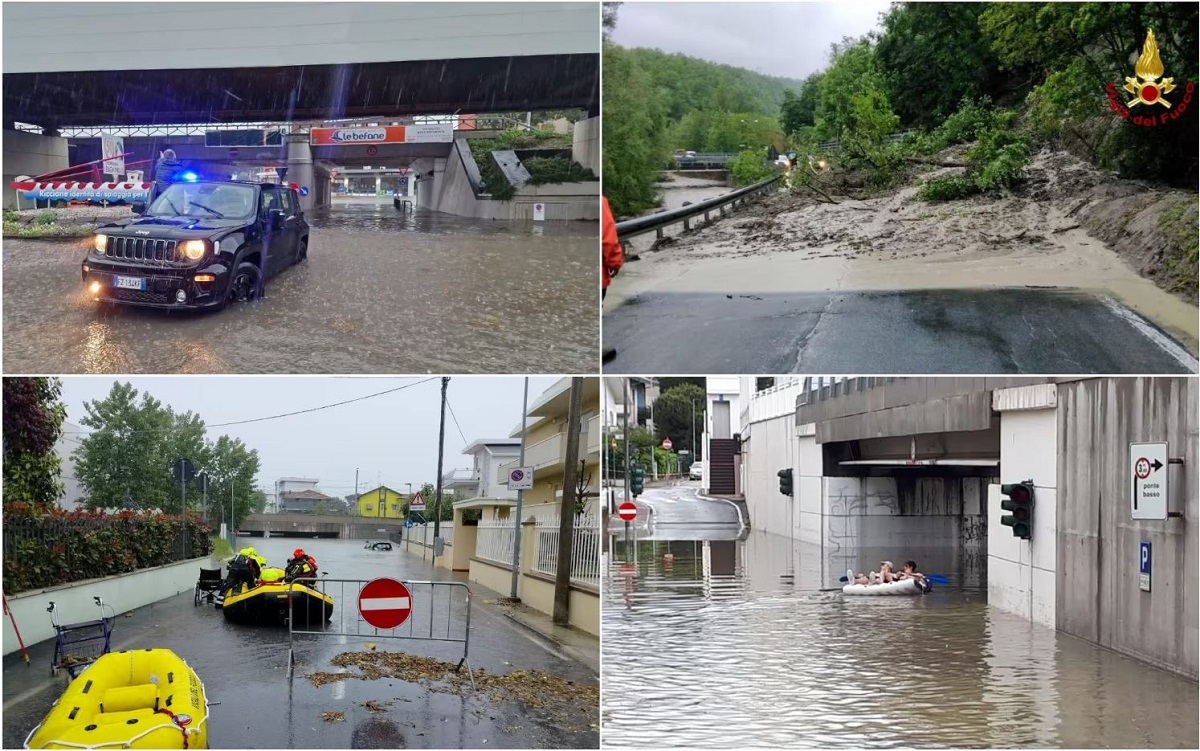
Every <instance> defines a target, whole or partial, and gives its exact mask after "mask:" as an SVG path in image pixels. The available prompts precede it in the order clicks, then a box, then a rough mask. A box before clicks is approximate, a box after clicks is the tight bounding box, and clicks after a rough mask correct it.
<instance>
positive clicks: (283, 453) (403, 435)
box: [62, 376, 557, 496]
mask: <svg viewBox="0 0 1200 751" xmlns="http://www.w3.org/2000/svg"><path fill="white" fill-rule="evenodd" d="M117 380H120V381H122V382H124V381H128V382H130V383H132V384H133V387H134V388H136V389H137V390H138V391H139V401H140V400H141V398H140V393H142V392H147V391H148V392H149V393H150V394H151V395H152V396H154V398H156V399H159V400H160V401H162V402H164V403H165V404H169V405H170V406H171V407H172V408H174V409H175V411H176V412H186V411H188V410H190V411H192V412H196V413H198V414H199V415H200V416H201V417H202V418H203V419H204V422H205V424H206V425H210V426H212V425H216V424H218V423H225V422H233V421H237V420H248V419H252V418H258V417H267V416H270V415H278V414H282V413H285V412H295V411H298V410H302V409H309V408H312V407H320V406H323V405H327V404H333V403H335V402H341V401H345V400H347V399H353V398H355V397H360V396H366V395H367V394H374V393H378V392H380V391H386V390H388V389H393V388H396V387H398V386H403V385H405V384H419V385H414V386H411V387H409V388H406V389H404V390H402V391H397V392H395V393H392V394H386V395H384V396H379V397H375V398H372V399H366V400H364V401H360V402H355V403H353V404H347V405H344V406H340V407H332V408H330V409H325V410H321V411H319V412H312V413H309V414H304V415H296V416H294V417H284V418H280V419H277V420H267V421H263V422H256V423H250V424H247V425H232V426H229V427H210V428H209V429H208V435H209V439H210V440H216V439H217V438H218V437H220V436H222V435H229V436H232V437H234V438H240V439H242V441H244V442H245V443H246V445H247V446H249V447H250V448H253V449H257V450H258V454H259V460H260V462H261V472H260V473H259V486H260V487H261V488H262V489H263V490H266V491H267V492H271V488H272V485H273V484H274V482H275V480H276V479H277V478H279V477H311V478H317V479H320V481H321V484H320V488H321V490H322V491H323V492H325V493H326V494H328V495H333V496H345V495H349V494H350V493H353V492H354V470H355V468H356V467H357V468H358V469H359V470H360V474H359V482H360V484H361V488H360V492H361V491H366V490H370V489H371V488H374V487H376V486H377V484H378V483H379V482H380V481H382V482H383V484H385V485H387V486H389V487H391V488H393V489H395V490H399V491H400V492H402V493H403V492H407V486H406V485H405V483H410V482H411V483H412V484H413V489H414V490H416V489H417V488H419V487H420V486H421V484H422V483H425V482H435V479H436V476H437V437H438V417H439V406H440V389H441V385H440V383H439V380H438V378H434V379H433V380H431V381H429V382H428V383H420V381H422V380H424V378H338V377H322V378H306V377H290V378H280V377H262V378H259V377H238V376H219V377H212V378H198V377H144V378H138V377H127V378H120V379H117ZM556 380H557V379H555V378H544V377H535V378H530V379H529V402H530V403H531V404H532V403H533V402H534V401H535V400H536V399H537V397H538V396H539V395H540V394H541V393H542V392H543V391H544V390H546V389H547V388H549V387H550V386H552V385H553V384H554V382H555V381H556ZM113 382H114V379H113V378H111V377H91V376H75V377H71V376H67V377H64V378H63V379H62V383H63V389H62V399H63V403H64V404H66V406H67V421H68V422H71V423H74V424H76V425H79V421H80V420H81V419H82V418H83V417H84V416H85V415H86V414H87V413H86V412H85V411H84V408H83V405H84V403H85V402H90V401H95V400H99V399H103V398H104V397H106V396H107V395H108V392H109V391H110V390H111V389H112V384H113ZM523 386H524V379H523V378H521V377H503V376H486V377H483V376H481V377H470V376H458V377H454V378H451V379H450V387H449V389H448V391H447V395H448V396H447V401H448V402H449V404H450V408H451V409H452V410H453V412H454V415H455V416H457V417H458V424H459V425H461V426H462V434H460V433H459V431H458V428H457V427H455V423H454V419H453V418H452V417H451V416H450V414H449V413H447V417H446V456H445V463H444V470H443V471H448V470H450V469H452V468H454V467H467V466H470V464H469V461H470V460H469V458H468V457H466V456H463V455H462V453H461V452H462V450H463V448H464V447H465V446H466V444H467V443H468V442H470V441H473V440H476V439H478V438H507V437H508V434H509V432H510V431H512V430H513V429H515V428H516V427H517V426H518V425H519V424H520V422H521V392H522V389H523ZM84 430H85V431H86V430H87V429H86V428H85V429H84ZM463 435H465V436H466V441H464V440H463Z"/></svg>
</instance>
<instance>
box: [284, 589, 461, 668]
mask: <svg viewBox="0 0 1200 751" xmlns="http://www.w3.org/2000/svg"><path fill="white" fill-rule="evenodd" d="M371 581H374V580H372V579H325V578H322V579H321V580H320V581H319V582H318V583H317V584H316V588H317V589H319V591H321V592H323V593H324V594H327V595H329V596H330V597H332V598H333V616H332V617H331V618H330V620H329V623H327V624H321V625H320V626H316V627H312V628H311V630H307V629H303V628H297V627H296V626H297V624H296V618H295V617H294V615H295V610H294V607H295V606H296V603H297V601H298V600H297V598H298V597H301V596H307V595H298V594H296V593H295V592H294V590H295V588H296V586H297V585H303V586H308V585H306V584H305V582H303V581H293V582H292V583H290V584H289V585H288V609H289V612H288V678H291V677H293V674H294V672H295V670H294V669H295V665H296V637H297V636H343V637H370V638H372V639H409V640H414V641H433V642H443V643H452V644H462V657H461V658H460V659H459V661H458V664H457V665H456V666H455V667H454V670H455V672H457V671H459V670H461V669H462V667H463V666H464V665H466V667H467V676H468V677H469V678H470V679H471V689H472V690H474V689H475V673H474V672H473V671H472V670H471V663H470V662H468V660H467V658H468V656H469V654H470V647H471V590H470V588H469V587H468V586H467V585H466V584H464V583H463V582H444V581H443V582H435V581H402V583H403V584H404V586H405V587H407V588H408V591H409V594H410V597H409V602H408V603H406V604H404V603H390V604H392V605H394V606H395V607H397V608H403V607H407V609H408V610H409V611H410V612H409V615H408V618H407V619H406V620H405V621H404V622H403V623H401V624H400V625H399V626H397V627H396V628H391V629H380V628H376V627H375V626H372V625H371V624H369V623H367V622H366V621H365V620H364V619H363V617H362V613H361V612H360V611H359V594H361V593H362V590H363V587H365V586H366V585H367V584H368V583H369V582H371ZM460 589H461V590H462V593H463V594H465V595H466V596H465V597H463V598H462V599H461V600H459V599H457V598H455V596H454V593H455V591H456V590H460ZM456 603H458V604H459V607H457V608H456V607H455V604H456Z"/></svg>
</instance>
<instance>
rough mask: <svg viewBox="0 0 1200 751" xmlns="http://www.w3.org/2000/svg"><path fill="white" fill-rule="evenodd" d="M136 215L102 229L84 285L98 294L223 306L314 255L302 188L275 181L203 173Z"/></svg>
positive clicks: (114, 299) (183, 305)
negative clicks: (205, 177) (213, 176)
mask: <svg viewBox="0 0 1200 751" xmlns="http://www.w3.org/2000/svg"><path fill="white" fill-rule="evenodd" d="M132 208H133V211H134V213H135V214H138V216H137V218H135V219H133V220H132V221H130V220H123V221H120V222H114V223H112V224H106V225H103V226H101V227H99V228H98V229H97V230H96V234H95V236H94V237H93V238H92V244H93V247H92V251H91V252H90V253H88V255H87V257H86V258H85V259H84V260H83V284H84V289H85V290H87V292H88V294H90V295H91V297H92V299H94V300H96V301H99V302H108V303H119V304H122V305H138V306H144V307H154V308H169V309H174V310H179V309H185V310H186V309H202V308H216V309H220V308H224V307H225V306H226V305H228V304H229V303H231V302H243V301H246V300H251V299H253V298H254V297H255V296H256V295H257V293H258V289H259V279H260V277H262V276H263V275H264V274H265V278H268V279H269V278H270V277H272V276H275V275H276V274H278V273H280V272H282V271H283V270H284V269H287V268H288V267H290V266H292V265H294V264H297V263H300V262H302V261H304V260H305V259H306V258H307V257H308V233H309V227H308V222H307V220H306V219H305V218H304V211H303V210H302V209H301V208H300V198H299V196H298V195H297V193H296V191H295V190H293V189H291V188H288V187H287V186H282V185H275V184H271V183H254V182H242V181H233V180H229V181H221V180H196V181H193V182H179V183H175V184H173V185H170V186H168V187H167V189H166V190H164V191H163V192H162V193H161V194H160V195H159V196H158V197H156V198H155V199H154V202H153V203H151V204H150V205H149V206H146V205H145V204H144V203H142V202H135V203H134V204H133V207H132Z"/></svg>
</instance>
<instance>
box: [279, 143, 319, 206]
mask: <svg viewBox="0 0 1200 751" xmlns="http://www.w3.org/2000/svg"><path fill="white" fill-rule="evenodd" d="M287 170H288V171H287V180H286V182H288V183H296V184H297V185H299V186H301V187H307V188H308V190H309V194H308V195H307V196H300V208H301V209H303V210H304V211H309V210H311V209H312V208H313V204H314V203H315V201H314V199H315V196H314V195H313V192H312V191H313V158H312V146H310V145H309V142H308V134H307V133H289V134H288V136H287Z"/></svg>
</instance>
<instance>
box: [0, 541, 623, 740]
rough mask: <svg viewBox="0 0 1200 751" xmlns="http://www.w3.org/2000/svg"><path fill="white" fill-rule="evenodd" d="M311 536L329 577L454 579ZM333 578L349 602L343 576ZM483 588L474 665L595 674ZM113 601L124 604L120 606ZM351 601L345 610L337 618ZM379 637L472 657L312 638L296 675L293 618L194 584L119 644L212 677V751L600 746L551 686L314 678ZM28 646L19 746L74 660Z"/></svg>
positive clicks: (17, 670) (8, 736)
mask: <svg viewBox="0 0 1200 751" xmlns="http://www.w3.org/2000/svg"><path fill="white" fill-rule="evenodd" d="M253 542H254V545H255V547H256V548H257V549H258V551H259V552H260V553H262V554H264V555H266V556H267V559H268V562H270V563H271V564H273V565H277V564H278V563H280V562H282V561H283V560H286V557H287V551H290V550H291V549H292V548H293V547H295V545H296V540H294V539H286V538H279V539H274V538H273V539H270V540H262V539H257V540H254V541H253ZM304 547H305V549H306V550H309V552H311V553H313V554H314V555H315V556H316V557H317V560H318V562H319V563H320V565H321V569H322V570H324V571H327V572H329V575H330V578H331V579H332V578H354V577H356V572H358V573H357V575H361V576H364V577H366V578H370V577H373V576H380V575H382V576H389V575H390V576H395V577H397V578H402V579H409V580H429V579H433V580H451V579H452V578H454V577H452V576H451V575H450V574H449V572H446V571H445V570H443V569H437V570H434V569H433V568H432V566H430V564H429V563H428V562H427V561H423V560H422V559H421V558H420V557H419V556H417V555H415V554H407V553H404V552H402V551H393V552H390V553H378V552H371V551H366V550H363V549H362V541H360V540H305V541H304ZM198 568H199V567H197V569H198ZM326 586H327V588H328V590H327V591H329V593H330V594H331V595H332V596H334V597H335V600H336V599H338V592H337V591H336V590H335V589H334V587H336V586H337V585H334V584H327V585H326ZM472 590H473V591H474V592H475V594H476V596H475V597H474V598H473V605H474V606H473V608H472V617H471V644H470V647H471V654H470V660H471V664H472V666H473V667H474V668H475V669H476V670H480V669H482V670H485V671H487V672H489V673H510V672H512V671H514V670H537V671H542V672H546V673H552V674H555V675H559V676H562V677H564V678H567V679H568V680H572V681H576V682H578V683H580V684H585V683H586V684H590V685H594V684H595V680H596V679H595V676H594V675H593V674H592V673H591V672H590V671H589V670H588V669H587V668H586V667H585V666H583V665H581V664H579V663H577V662H574V661H573V660H568V659H564V658H563V656H561V655H559V654H557V653H555V652H552V651H551V650H550V649H548V648H547V647H546V646H545V645H544V643H543V642H544V641H545V640H542V639H540V638H537V637H534V636H531V634H530V633H529V632H528V631H527V630H526V628H525V627H524V626H521V625H518V624H516V623H514V622H513V621H511V620H510V619H509V618H506V617H505V616H504V615H503V614H501V613H500V612H499V611H498V610H497V609H496V608H495V606H493V605H490V604H488V602H487V601H492V600H494V599H495V597H497V595H496V594H495V593H490V594H489V591H488V590H486V589H483V588H481V587H478V586H477V585H474V584H472ZM350 596H351V595H346V598H348V597H350ZM442 596H443V595H439V600H440V598H441V597H442ZM421 597H422V595H420V593H419V591H414V608H415V610H414V616H413V618H412V621H413V622H414V624H415V623H416V622H417V620H418V616H419V615H420V613H419V611H420V609H421V608H422V607H425V606H424V605H422V604H421V602H420V601H419V600H420V598H421ZM343 599H345V598H343ZM113 604H114V606H116V607H117V609H118V613H122V612H123V609H122V608H121V607H120V603H113ZM340 604H341V603H335V608H337V607H338V606H339V605H340ZM340 612H341V611H340V610H335V616H334V617H335V619H338V617H339V616H338V613H340ZM456 612H457V611H456ZM350 613H351V614H353V605H351V609H350ZM63 615H64V619H68V618H72V617H76V618H77V619H80V620H82V619H83V618H84V617H85V616H86V617H88V618H91V617H94V616H93V615H91V614H89V613H75V614H67V613H64V614H63ZM455 617H456V618H458V615H456V616H455ZM440 628H441V626H439V629H440ZM454 628H455V629H457V628H458V624H457V621H456V625H455V626H454ZM403 630H404V629H403V628H402V629H401V631H403ZM417 632H418V633H419V629H418V631H417ZM439 633H440V631H439ZM368 641H370V642H373V643H377V646H378V648H379V650H389V651H404V652H409V653H411V654H416V655H420V656H427V657H433V658H437V659H441V660H447V661H450V660H453V661H457V659H458V658H459V657H461V655H462V647H461V645H457V644H443V643H441V642H429V641H411V640H384V639H375V638H369V637H366V638H359V637H355V636H350V637H345V638H341V637H337V636H328V637H324V638H315V637H301V641H300V642H298V649H297V659H298V662H297V666H296V675H295V678H294V679H292V680H289V679H288V676H287V660H288V632H287V629H286V628H266V627H251V626H238V625H235V624H232V623H229V622H228V621H226V620H225V618H224V617H223V615H222V614H221V612H220V611H218V610H215V609H214V608H213V606H212V605H207V604H203V605H201V606H200V607H194V606H193V604H192V593H191V591H188V592H185V593H183V594H180V595H177V596H175V597H172V598H169V599H167V600H163V601H161V602H158V603H155V604H153V605H149V606H147V607H145V608H139V609H138V610H136V611H134V612H133V614H132V617H129V618H123V617H118V619H117V623H116V626H115V628H114V631H113V643H112V648H113V649H114V650H120V649H130V648H139V647H149V646H155V647H166V648H168V649H171V650H173V651H174V652H175V653H176V654H178V655H179V656H181V657H183V658H184V659H185V660H187V661H188V663H189V664H190V665H191V666H192V667H193V669H195V670H196V673H197V675H199V676H200V679H201V680H202V681H203V682H204V684H205V689H206V692H207V695H208V700H209V701H210V702H219V704H217V705H216V706H214V707H213V708H212V714H211V716H210V722H211V725H210V731H209V744H210V747H211V748H485V749H486V748H596V747H597V744H598V743H599V736H598V732H597V730H596V729H595V727H596V726H595V723H596V719H597V718H596V707H595V706H592V707H582V706H573V705H572V706H564V705H563V702H562V701H556V700H554V699H553V698H552V697H551V698H549V699H548V700H547V701H546V702H545V703H544V704H543V705H542V706H541V707H538V708H530V707H528V706H525V705H524V704H522V703H520V702H515V701H506V702H496V701H492V700H491V699H490V698H489V697H488V695H487V693H486V692H480V693H478V694H467V695H463V696H459V695H456V694H451V693H439V692H438V691H436V690H435V691H431V690H429V689H428V688H427V687H425V686H423V685H420V684H419V683H417V682H415V681H414V682H409V681H403V680H397V679H380V680H347V681H338V682H335V683H330V684H326V685H323V686H319V687H318V686H313V685H312V683H310V682H309V681H308V680H307V679H306V676H308V675H309V674H311V673H313V672H317V671H326V672H333V671H336V670H337V669H336V668H334V667H332V666H331V665H330V663H329V660H330V659H331V658H332V657H333V656H335V655H337V654H339V653H341V652H350V651H362V650H363V649H364V645H365V643H366V642H368ZM30 652H31V653H32V655H33V658H32V664H31V665H28V666H27V665H26V664H25V663H24V662H23V661H22V660H21V658H20V654H19V652H14V653H13V654H10V655H7V656H5V658H4V730H3V739H4V748H20V747H21V744H22V743H23V741H24V740H25V736H26V734H28V733H29V731H30V730H31V729H33V728H34V727H35V726H36V725H37V724H38V723H39V722H40V721H41V720H42V718H43V717H44V716H45V715H46V713H47V712H48V711H49V709H50V705H51V704H52V703H53V702H54V700H55V699H57V698H58V696H59V694H60V693H61V691H62V690H63V688H65V686H66V679H65V671H64V673H63V676H62V677H56V678H51V676H50V669H49V665H50V660H51V657H52V655H53V641H52V640H51V641H45V642H41V643H40V644H37V645H30ZM351 672H354V671H351ZM368 700H374V701H376V702H381V703H382V704H383V705H384V710H383V711H371V709H370V708H366V707H365V706H364V704H365V702H367V701H368ZM334 711H340V712H343V713H344V715H345V720H344V721H341V722H325V721H323V720H322V719H321V715H322V713H324V712H334Z"/></svg>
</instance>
